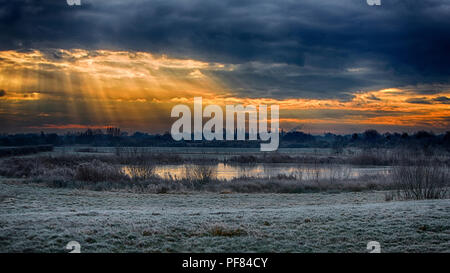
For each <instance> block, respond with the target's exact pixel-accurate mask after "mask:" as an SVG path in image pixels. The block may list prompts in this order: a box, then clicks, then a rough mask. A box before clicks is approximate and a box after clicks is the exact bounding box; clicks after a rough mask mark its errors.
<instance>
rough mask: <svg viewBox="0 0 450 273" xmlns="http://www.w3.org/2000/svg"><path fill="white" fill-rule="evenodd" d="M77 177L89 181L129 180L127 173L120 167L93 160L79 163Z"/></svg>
mask: <svg viewBox="0 0 450 273" xmlns="http://www.w3.org/2000/svg"><path fill="white" fill-rule="evenodd" d="M75 179H77V180H80V181H88V182H100V181H120V180H128V177H127V176H126V175H125V173H124V172H123V171H122V170H121V169H120V168H118V167H116V166H113V165H110V164H106V163H104V162H101V161H99V160H96V159H95V160H93V161H91V162H87V163H81V164H80V165H78V167H77V170H76V174H75Z"/></svg>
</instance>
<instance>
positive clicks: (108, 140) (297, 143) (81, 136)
mask: <svg viewBox="0 0 450 273" xmlns="http://www.w3.org/2000/svg"><path fill="white" fill-rule="evenodd" d="M259 143H260V141H174V140H173V139H172V137H171V135H170V134H169V133H164V134H147V133H142V132H136V133H134V134H132V135H128V134H127V133H126V132H122V133H120V134H116V133H115V134H111V132H109V131H108V132H106V133H103V132H102V131H101V130H91V129H88V130H87V131H85V132H78V133H66V134H60V135H58V134H55V133H51V134H45V133H43V132H41V133H40V134H36V133H30V134H3V135H0V146H26V145H54V146H67V145H75V144H83V145H92V146H113V147H116V146H131V147H151V146H155V147H158V146H159V147H248V148H258V147H259ZM280 147H283V148H333V149H335V150H336V152H339V151H340V150H342V149H343V148H345V147H361V148H394V147H395V148H398V147H405V148H420V149H427V148H438V147H442V148H444V149H446V150H448V151H450V131H448V132H446V133H445V134H434V133H432V132H427V131H419V132H416V133H413V134H407V133H401V134H400V133H384V134H380V133H379V132H377V131H376V130H373V129H372V130H367V131H365V132H363V133H354V134H348V135H336V134H332V133H326V134H324V135H311V134H307V133H304V132H300V131H296V132H281V134H280Z"/></svg>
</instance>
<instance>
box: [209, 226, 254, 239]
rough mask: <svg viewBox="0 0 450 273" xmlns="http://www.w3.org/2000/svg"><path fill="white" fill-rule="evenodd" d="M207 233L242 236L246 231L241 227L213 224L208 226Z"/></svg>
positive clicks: (211, 234)
mask: <svg viewBox="0 0 450 273" xmlns="http://www.w3.org/2000/svg"><path fill="white" fill-rule="evenodd" d="M208 234H209V235H210V236H225V237H234V236H244V235H247V232H246V231H245V230H244V229H242V228H239V227H238V228H235V227H229V226H226V225H223V224H220V225H219V224H217V225H213V226H211V227H210V228H209V230H208Z"/></svg>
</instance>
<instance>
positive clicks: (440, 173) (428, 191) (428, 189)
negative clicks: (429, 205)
mask: <svg viewBox="0 0 450 273" xmlns="http://www.w3.org/2000/svg"><path fill="white" fill-rule="evenodd" d="M392 176H393V183H394V187H395V188H396V189H397V192H396V198H398V199H400V200H411V199H412V200H422V199H444V198H447V197H448V187H449V186H450V175H449V169H448V168H446V167H442V166H436V165H418V166H396V167H394V169H393V172H392Z"/></svg>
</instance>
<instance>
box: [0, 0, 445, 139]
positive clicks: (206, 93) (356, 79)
mask: <svg viewBox="0 0 450 273" xmlns="http://www.w3.org/2000/svg"><path fill="white" fill-rule="evenodd" d="M381 3H382V4H381V6H369V5H368V4H367V3H366V0H339V1H336V0H321V1H317V0H303V1H301V0H277V1H274V0H221V1H216V0H156V1H151V0H146V1H144V0H122V1H119V0H81V5H80V6H69V5H68V4H67V2H66V0H40V1H38V0H15V1H8V0H0V133H15V132H39V131H46V132H63V131H80V130H83V129H85V128H87V127H90V128H104V127H105V126H117V127H120V128H121V129H122V130H126V131H129V132H133V131H137V130H138V131H144V132H149V133H159V132H164V131H169V130H170V127H171V124H172V123H173V122H174V121H175V120H176V119H175V120H174V118H171V117H170V112H171V108H172V107H173V106H174V105H176V104H180V103H181V104H187V105H190V106H192V105H193V98H194V97H195V96H201V97H203V103H204V106H206V104H218V105H221V106H224V105H226V104H244V105H248V104H253V105H259V104H267V105H272V104H277V105H279V106H280V126H281V127H282V128H284V129H285V130H290V129H301V130H302V131H306V132H309V133H315V134H320V133H324V132H334V133H353V132H361V131H364V130H366V129H369V128H374V129H377V130H379V131H380V132H387V131H389V132H413V131H417V130H431V131H433V132H435V133H441V132H445V131H448V130H450V1H448V0H382V1H381Z"/></svg>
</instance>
